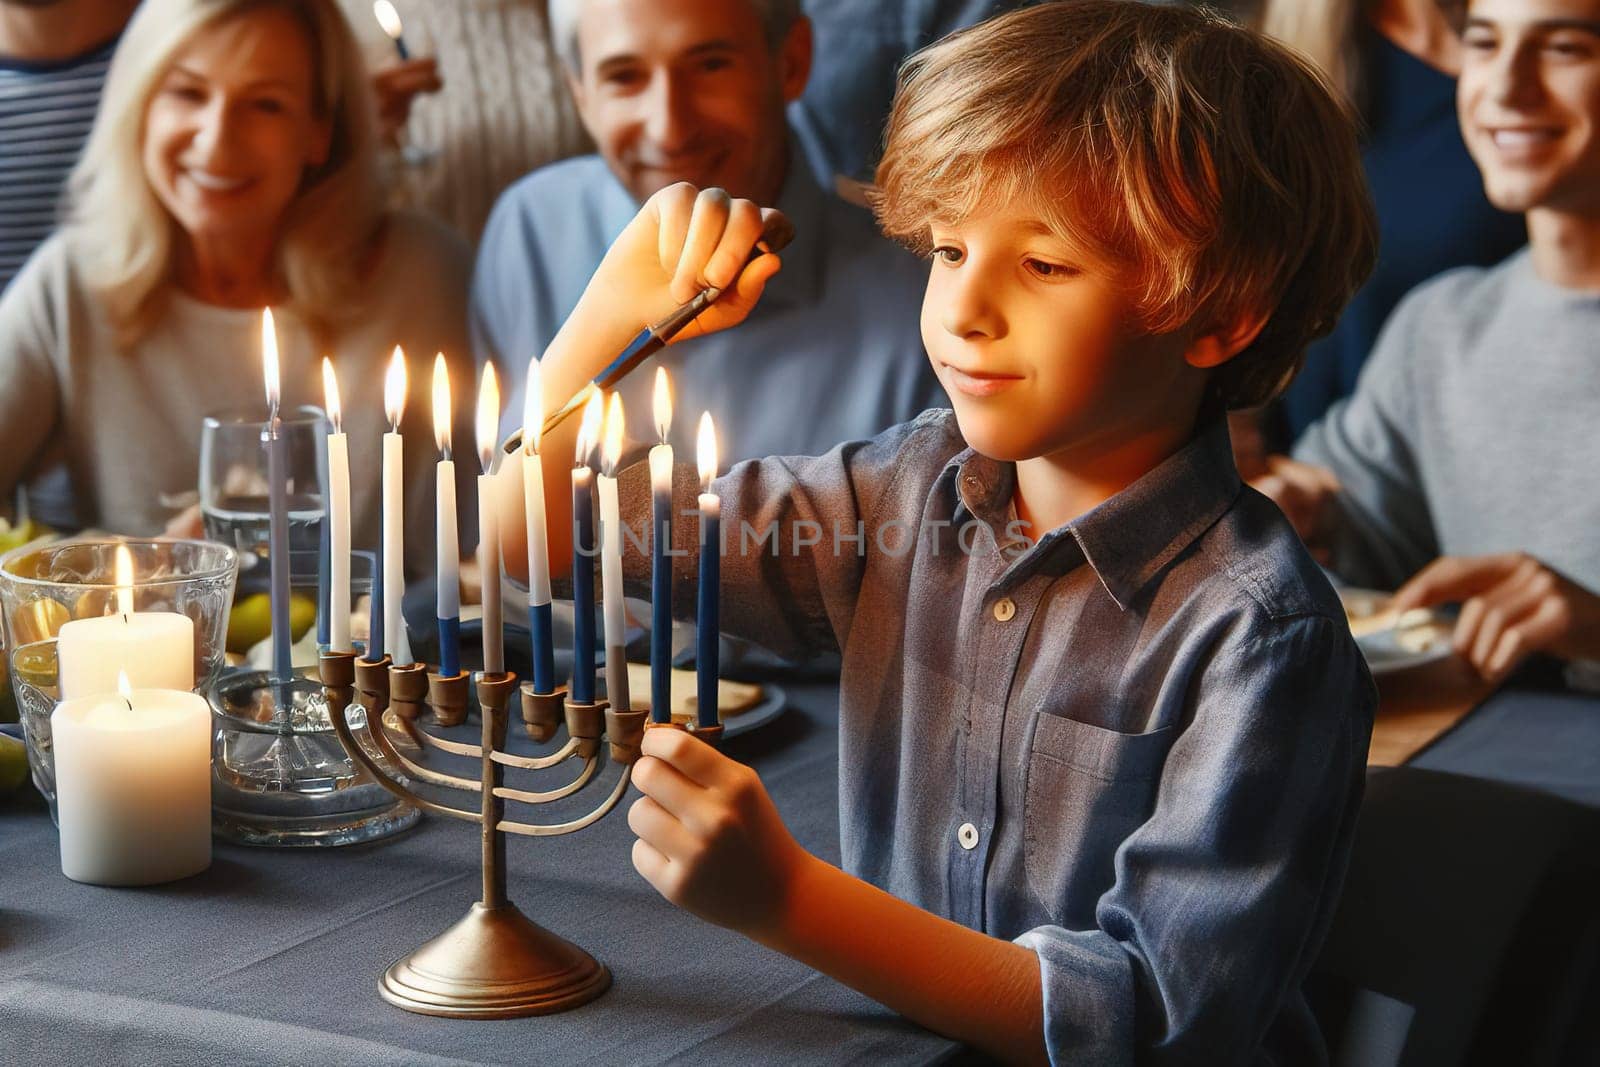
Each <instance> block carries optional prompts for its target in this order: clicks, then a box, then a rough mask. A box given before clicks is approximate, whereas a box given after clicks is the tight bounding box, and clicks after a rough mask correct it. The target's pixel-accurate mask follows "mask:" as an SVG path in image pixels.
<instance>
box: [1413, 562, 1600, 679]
mask: <svg viewBox="0 0 1600 1067" xmlns="http://www.w3.org/2000/svg"><path fill="white" fill-rule="evenodd" d="M1447 602H1460V603H1461V616H1460V618H1459V619H1458V620H1457V621H1456V629H1455V635H1454V644H1455V649H1456V651H1457V652H1458V653H1460V655H1461V656H1463V657H1464V658H1465V659H1466V660H1467V661H1468V662H1469V663H1471V664H1472V666H1473V667H1475V668H1476V669H1477V671H1478V673H1480V674H1481V675H1483V676H1484V677H1485V678H1486V679H1488V680H1490V681H1495V682H1498V681H1500V680H1502V679H1504V678H1505V677H1506V675H1508V674H1510V673H1511V672H1512V671H1513V670H1515V669H1516V667H1517V666H1518V665H1519V664H1521V663H1522V661H1523V660H1524V659H1526V658H1527V657H1528V656H1530V655H1532V654H1533V653H1535V652H1550V653H1553V654H1555V655H1557V656H1561V657H1563V658H1566V659H1595V658H1600V596H1596V595H1595V594H1594V593H1592V592H1590V591H1589V590H1587V589H1585V588H1583V587H1582V586H1580V585H1578V584H1577V583H1576V582H1573V581H1572V580H1571V579H1569V578H1567V577H1565V576H1564V575H1562V574H1560V573H1558V572H1556V571H1554V570H1552V569H1550V568H1549V567H1547V566H1545V565H1544V564H1543V563H1541V562H1539V561H1538V560H1536V559H1534V558H1533V557H1532V556H1530V555H1528V554H1526V553H1524V552H1505V553H1500V554H1498V555H1492V556H1471V557H1464V556H1444V557H1442V558H1440V559H1436V560H1434V561H1433V562H1432V563H1430V564H1428V565H1427V566H1426V567H1424V568H1423V569H1422V570H1421V571H1419V572H1417V574H1416V576H1415V577H1413V578H1412V579H1411V580H1410V581H1409V582H1407V583H1406V584H1405V585H1403V586H1401V588H1400V590H1399V591H1398V592H1396V593H1395V595H1394V601H1393V607H1394V610H1395V611H1396V612H1397V613H1399V612H1404V611H1409V610H1410V609H1412V608H1426V607H1432V606H1433V605H1435V604H1443V603H1447Z"/></svg>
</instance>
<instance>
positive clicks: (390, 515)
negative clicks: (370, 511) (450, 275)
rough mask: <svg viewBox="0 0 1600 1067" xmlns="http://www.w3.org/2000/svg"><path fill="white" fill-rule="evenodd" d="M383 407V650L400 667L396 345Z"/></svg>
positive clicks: (401, 505)
mask: <svg viewBox="0 0 1600 1067" xmlns="http://www.w3.org/2000/svg"><path fill="white" fill-rule="evenodd" d="M383 406H384V410H385V412H386V413H387V414H388V416H389V427H390V429H389V432H388V433H386V434H384V435H383V575H382V580H383V641H384V649H383V650H384V651H385V652H387V653H388V654H389V655H390V656H391V657H393V659H394V662H395V663H401V664H404V663H410V662H411V655H410V650H409V646H408V644H407V642H406V640H405V634H404V633H403V632H402V630H403V628H404V626H405V622H404V616H403V615H402V614H401V611H400V609H401V607H402V601H404V600H405V596H406V580H405V534H404V533H403V531H404V529H405V500H404V482H405V455H404V453H405V448H404V445H403V444H402V440H401V437H400V420H401V418H402V417H403V416H404V414H405V406H406V357H405V353H404V352H402V351H401V350H400V346H399V345H396V346H395V349H394V356H393V357H392V358H391V359H390V361H389V372H388V374H387V375H386V376H385V378H384V386H383Z"/></svg>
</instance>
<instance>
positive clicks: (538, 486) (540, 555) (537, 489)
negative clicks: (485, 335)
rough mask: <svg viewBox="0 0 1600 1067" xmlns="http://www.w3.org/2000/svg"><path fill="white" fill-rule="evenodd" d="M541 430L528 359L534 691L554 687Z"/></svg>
mask: <svg viewBox="0 0 1600 1067" xmlns="http://www.w3.org/2000/svg"><path fill="white" fill-rule="evenodd" d="M543 431H544V386H543V383H542V381H541V379H540V375H539V359H538V357H537V356H535V357H534V358H533V359H530V360H528V383H527V389H526V393H525V397H524V401H523V409H522V501H523V512H524V515H523V518H524V519H525V520H526V521H527V526H528V632H529V633H530V634H531V635H532V637H533V691H534V692H535V693H552V692H554V691H555V687H556V657H555V631H554V627H553V625H552V619H551V612H550V599H551V598H550V547H549V540H548V538H547V535H546V532H545V515H544V467H543V466H542V464H543V460H542V459H541V458H540V456H539V440H540V436H541V435H542V433H543Z"/></svg>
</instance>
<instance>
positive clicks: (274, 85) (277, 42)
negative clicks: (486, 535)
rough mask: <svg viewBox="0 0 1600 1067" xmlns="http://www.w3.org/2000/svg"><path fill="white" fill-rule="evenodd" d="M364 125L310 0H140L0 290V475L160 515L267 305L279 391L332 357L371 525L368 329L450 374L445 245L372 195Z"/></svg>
mask: <svg viewBox="0 0 1600 1067" xmlns="http://www.w3.org/2000/svg"><path fill="white" fill-rule="evenodd" d="M374 136H375V135H374V126H373V115H372V109H371V102H370V99H369V96H368V88H367V84H366V74H365V70H364V68H363V65H362V61H361V58H360V56H359V54H358V52H357V50H356V46H355V44H354V42H353V40H352V36H351V33H350V29H349V27H348V25H347V24H346V23H345V21H344V18H343V16H342V15H341V14H340V12H339V10H338V8H337V5H336V4H335V3H334V2H333V0H145V3H144V4H143V5H142V6H141V8H140V9H139V12H138V13H137V14H136V16H135V17H134V19H133V21H132V22H131V23H130V25H129V27H128V30H127V32H126V35H125V36H124V37H123V40H122V42H121V44H120V45H119V47H118V49H117V52H116V55H115V57H114V59H113V61H112V66H111V72H110V75H109V77H108V79H107V83H106V91H105V97H104V99H103V101H102V104H101V109H100V112H99V115H98V116H97V118H96V122H95V127H94V130H93V132H92V133H91V135H90V139H89V143H88V146H87V148H86V149H85V152H84V156H83V159H82V161H81V162H80V164H79V166H78V168H77V169H76V171H75V172H74V175H73V179H72V183H71V197H70V211H69V215H68V219H67V222H66V223H65V224H64V225H63V227H62V229H61V230H60V231H58V232H57V234H56V235H55V236H54V237H52V238H51V239H50V240H49V241H48V242H46V244H45V245H43V246H42V247H41V248H40V249H39V251H38V252H37V253H36V254H35V255H34V257H33V259H32V260H31V261H30V262H29V264H28V265H27V266H26V267H25V268H24V269H23V271H22V273H21V274H20V275H18V277H17V278H16V280H15V282H14V283H13V284H12V285H11V286H10V288H9V289H7V291H6V293H5V295H4V298H3V299H0V494H5V495H9V494H11V493H12V491H13V490H14V489H15V488H16V487H17V486H18V485H25V486H27V487H28V489H29V491H30V496H31V498H32V502H33V505H34V513H35V515H37V516H38V517H40V518H42V519H44V520H45V521H46V522H49V523H51V524H52V525H56V526H60V527H66V528H71V527H75V526H81V525H94V526H100V527H104V528H108V529H111V530H115V531H118V532H125V533H130V534H144V533H152V532H158V531H160V530H161V529H162V528H163V527H164V526H165V524H166V522H167V521H168V519H169V518H170V517H171V514H170V508H168V507H165V506H163V504H162V503H161V501H163V500H171V499H172V498H174V497H177V496H181V495H182V494H184V493H186V492H188V491H190V490H192V489H193V488H194V486H195V484H196V479H197V466H198V452H199V439H200V426H201V421H202V419H203V418H204V416H205V415H207V414H211V413H213V412H219V411H226V410H235V409H242V410H245V411H253V410H257V409H264V403H265V401H264V398H263V394H262V386H261V370H260V341H259V337H260V313H261V309H262V308H263V307H265V306H271V307H272V308H273V309H274V314H275V315H276V317H277V320H278V324H279V334H280V339H281V347H282V363H283V378H284V401H285V403H286V404H303V403H309V404H320V403H321V397H322V391H321V386H320V381H321V379H320V369H319V368H320V361H321V358H322V356H324V355H329V356H332V357H333V358H334V361H335V364H336V365H337V367H338V371H339V375H340V377H341V379H342V380H343V382H344V391H345V403H344V409H345V429H346V431H347V432H348V433H349V435H350V445H351V463H352V472H353V475H354V477H353V485H352V488H353V493H354V499H353V501H352V508H353V517H354V519H355V532H356V540H357V544H358V545H360V544H362V543H366V544H370V543H372V541H373V540H374V538H375V535H376V529H377V521H378V492H377V478H376V471H377V469H378V455H377V453H378V445H379V437H380V435H381V433H382V431H383V430H384V429H385V428H386V426H385V416H384V414H383V411H382V405H381V401H380V399H379V396H380V389H379V387H380V384H381V379H382V366H383V363H384V361H385V360H386V359H387V357H388V354H389V352H390V350H391V349H392V348H393V347H394V346H395V345H396V344H399V345H402V346H404V348H405V349H406V351H407V352H408V353H409V354H410V355H411V356H412V359H413V361H414V362H416V363H417V366H418V367H419V368H420V367H421V366H423V365H424V364H425V363H426V362H430V361H431V359H432V355H433V353H434V352H436V351H442V352H444V353H445V355H446V358H447V360H449V361H450V362H451V364H452V366H453V368H454V374H453V377H454V378H455V379H456V384H457V392H458V395H460V396H463V397H465V396H466V395H467V394H468V386H469V383H470V379H471V369H470V368H471V363H470V358H469V356H468V349H467V341H466V310H465V295H466V289H467V277H468V273H467V272H468V270H469V265H468V259H467V253H466V250H465V248H464V246H463V245H462V244H461V243H460V241H459V240H458V239H457V238H455V237H453V236H452V235H450V234H449V233H448V231H446V230H445V229H444V228H443V227H440V226H437V225H435V224H432V223H429V222H426V221H425V220H422V219H420V218H416V217H412V216H408V215H399V214H390V213H387V212H386V211H385V210H384V209H383V207H382V198H381V194H380V193H379V191H378V187H377V183H376V179H375V177H374V163H373V159H374ZM426 377H427V376H426V375H423V374H420V373H418V374H413V375H412V380H413V390H412V397H411V402H410V403H409V404H408V415H407V419H406V426H407V429H408V431H409V432H408V436H409V437H411V438H413V441H412V442H411V445H410V447H409V448H408V449H407V451H408V457H407V458H408V460H409V461H410V462H409V464H408V467H409V470H408V482H409V484H408V489H407V502H408V504H410V505H411V507H409V508H408V509H407V510H408V512H409V513H410V515H411V516H412V517H413V521H411V522H410V523H409V524H408V525H409V527H410V529H409V530H408V534H407V548H408V553H407V554H408V557H409V562H410V563H411V565H412V567H411V569H413V570H417V569H420V568H421V567H422V566H424V565H426V564H427V563H428V561H429V557H430V553H431V551H432V548H431V545H432V540H433V530H432V523H431V521H430V520H429V516H430V515H431V513H432V508H431V506H430V505H429V504H428V502H427V501H428V499H429V497H430V495H431V492H432V488H433V479H432V477H431V462H432V460H433V458H434V455H433V453H434V449H433V447H432V432H431V428H430V427H428V426H426V425H425V422H426V413H427V404H426V403H425V402H424V400H423V396H422V394H423V386H424V385H425V382H424V379H425V378H426ZM458 407H460V408H463V409H464V408H465V407H466V405H465V404H462V405H459V406H458ZM468 425H470V421H469V420H467V419H463V420H462V422H461V425H460V426H459V427H458V430H457V439H458V440H460V441H464V440H466V438H465V436H463V435H464V433H465V432H466V431H465V428H466V427H467V426H468ZM461 466H463V467H465V466H466V465H464V464H463V465H461Z"/></svg>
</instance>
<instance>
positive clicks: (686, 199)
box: [584, 182, 780, 339]
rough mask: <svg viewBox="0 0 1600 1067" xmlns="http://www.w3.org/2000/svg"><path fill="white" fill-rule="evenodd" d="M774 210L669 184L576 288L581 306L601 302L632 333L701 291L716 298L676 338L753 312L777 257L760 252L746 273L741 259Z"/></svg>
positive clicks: (734, 321) (723, 194)
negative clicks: (585, 285) (582, 286)
mask: <svg viewBox="0 0 1600 1067" xmlns="http://www.w3.org/2000/svg"><path fill="white" fill-rule="evenodd" d="M776 214H777V212H776V211H775V210H773V209H771V208H762V207H758V206H757V205H756V204H755V203H754V202H753V201H750V200H738V199H734V198H733V197H730V196H729V195H728V194H727V193H726V192H724V191H723V190H721V189H701V190H697V189H695V187H694V186H692V185H690V184H688V183H687V182H679V183H677V184H676V185H669V186H667V187H666V188H665V189H662V190H661V191H660V192H658V193H656V194H655V195H654V196H652V197H651V198H650V199H649V200H647V201H645V204H644V207H642V208H640V209H639V214H637V215H635V216H634V218H633V221H632V222H630V223H629V224H628V226H627V228H626V229H624V230H623V231H622V233H621V235H620V236H618V237H617V239H616V241H615V242H613V243H612V245H611V248H610V250H609V251H607V253H606V256H605V259H603V260H602V261H601V263H600V268H599V269H598V270H597V271H595V275H594V278H592V279H591V280H590V282H589V286H588V288H587V289H586V290H585V291H584V302H585V303H589V302H591V299H592V300H593V301H598V302H601V303H602V304H603V305H604V306H605V307H606V308H607V309H609V310H610V311H611V312H612V313H614V314H621V315H626V316H629V318H630V319H631V320H632V321H630V322H629V323H628V328H629V329H630V330H638V329H640V328H641V327H643V326H646V325H648V324H650V323H653V322H658V321H660V320H661V319H663V318H665V317H666V316H667V315H669V314H670V313H671V312H672V311H673V310H675V309H676V308H677V307H678V306H679V305H681V304H685V303H688V302H689V301H690V300H692V299H694V297H695V295H696V294H697V293H699V292H700V290H702V289H706V288H709V287H716V288H718V289H722V290H724V292H723V294H722V295H721V296H720V297H719V298H718V299H717V301H716V302H715V303H713V304H712V305H711V306H710V307H709V308H707V309H706V310H705V311H703V312H701V314H700V315H699V317H698V318H696V319H695V320H694V322H692V323H690V324H689V325H688V326H687V327H685V328H684V329H683V331H682V332H680V333H679V334H678V337H677V339H684V338H688V337H696V336H699V335H701V334H707V333H715V332H716V331H718V330H723V329H727V328H728V327H729V326H734V325H736V324H738V323H740V322H742V321H744V318H745V316H746V315H748V314H749V313H750V309H751V308H753V307H755V304H756V301H757V300H758V299H759V298H760V296H761V291H762V289H764V288H765V287H766V284H767V280H768V279H769V278H771V277H772V276H773V275H774V274H776V273H777V272H778V268H779V266H780V263H779V260H778V257H777V256H776V255H774V254H771V253H768V254H765V255H762V256H760V257H758V258H757V259H756V260H755V262H753V263H751V264H750V266H749V267H748V268H746V267H745V262H746V260H747V259H748V258H749V256H750V251H751V249H753V248H754V247H755V245H756V242H757V241H759V240H760V239H761V234H762V229H763V227H764V226H765V224H766V221H767V219H768V218H769V217H771V216H773V215H776Z"/></svg>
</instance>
